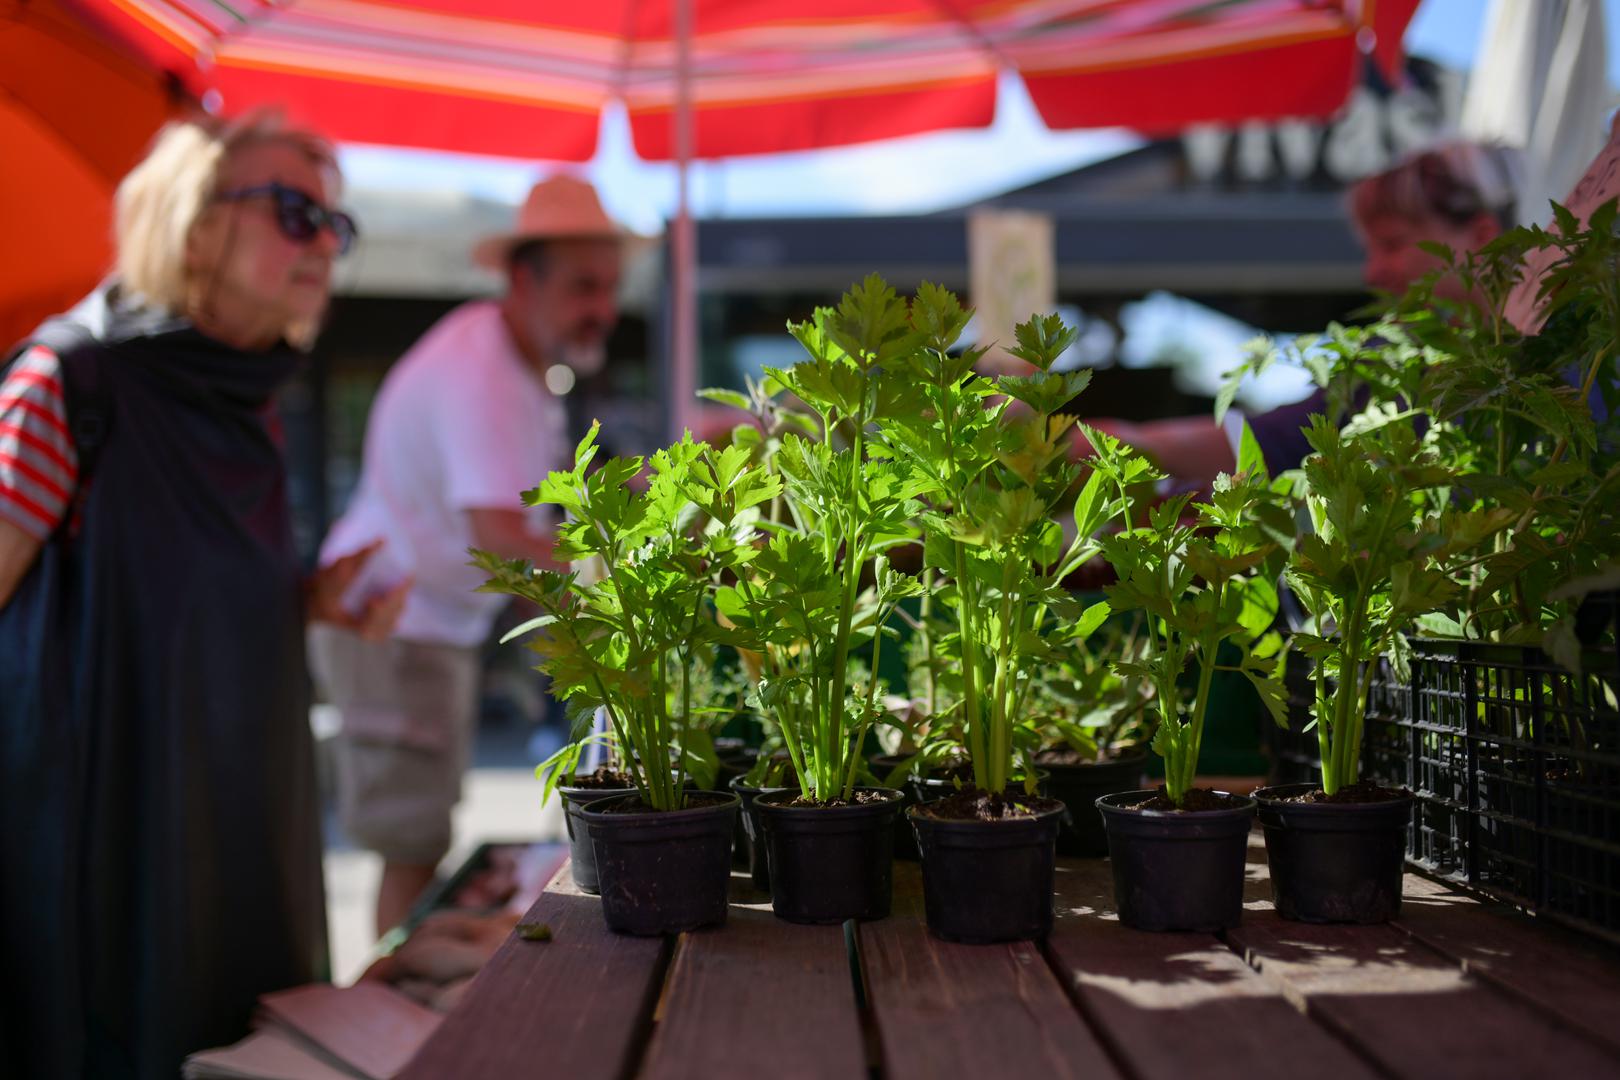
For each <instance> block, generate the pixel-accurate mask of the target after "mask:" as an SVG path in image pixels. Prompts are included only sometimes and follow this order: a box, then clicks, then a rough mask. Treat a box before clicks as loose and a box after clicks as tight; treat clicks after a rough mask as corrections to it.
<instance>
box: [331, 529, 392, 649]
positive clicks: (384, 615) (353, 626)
mask: <svg viewBox="0 0 1620 1080" xmlns="http://www.w3.org/2000/svg"><path fill="white" fill-rule="evenodd" d="M382 545H383V542H382V541H381V540H375V541H373V542H372V543H370V544H367V545H366V546H365V547H363V548H361V549H360V550H359V551H356V552H354V553H353V554H350V555H345V556H343V558H341V559H338V560H336V561H335V562H332V563H330V564H328V565H326V566H323V567H321V568H320V569H319V570H317V571H315V574H314V576H313V577H311V578H310V579H309V583H308V593H307V595H306V599H307V601H308V608H307V610H308V613H309V620H310V621H311V622H324V623H331V624H332V625H333V626H338V627H342V628H343V629H345V630H349V631H352V632H354V633H356V634H359V635H360V636H361V637H363V638H365V639H366V640H367V641H381V640H382V639H384V638H386V637H387V636H388V635H389V634H390V633H392V632H393V629H394V624H395V623H396V622H398V621H399V613H400V612H401V611H402V610H403V609H404V607H405V597H406V596H407V595H408V594H409V593H410V591H411V579H410V578H406V579H405V580H404V581H401V582H400V583H399V584H398V585H395V586H394V587H393V588H392V589H389V590H388V591H386V592H383V593H379V594H377V595H376V596H371V597H367V598H366V601H365V603H364V604H363V605H362V606H361V608H360V610H359V611H358V612H355V611H350V610H349V609H348V608H347V607H346V606H345V605H344V603H343V598H344V596H345V595H346V594H347V593H348V591H349V586H351V585H353V584H354V579H355V578H356V577H357V576H359V574H360V571H361V569H363V568H364V567H365V565H366V561H367V560H369V559H370V558H371V556H372V555H374V554H376V552H377V549H378V548H380V547H382Z"/></svg>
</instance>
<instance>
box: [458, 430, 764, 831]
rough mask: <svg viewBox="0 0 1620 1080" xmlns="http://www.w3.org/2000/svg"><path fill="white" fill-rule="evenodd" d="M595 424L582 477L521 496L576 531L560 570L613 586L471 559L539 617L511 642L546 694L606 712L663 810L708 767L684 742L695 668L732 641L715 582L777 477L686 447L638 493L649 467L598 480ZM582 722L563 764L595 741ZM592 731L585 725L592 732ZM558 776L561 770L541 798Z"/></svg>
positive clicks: (693, 724)
mask: <svg viewBox="0 0 1620 1080" xmlns="http://www.w3.org/2000/svg"><path fill="white" fill-rule="evenodd" d="M598 430H599V427H598V425H596V424H593V425H592V426H591V430H590V432H589V433H588V434H587V435H586V436H585V438H584V439H583V440H581V442H580V444H579V446H578V448H577V449H576V450H575V454H574V467H573V469H572V470H569V471H566V472H553V473H551V474H550V475H549V476H548V477H547V478H546V479H545V481H544V482H543V483H541V484H540V486H539V487H538V488H535V489H534V490H532V491H528V492H525V493H524V496H523V497H524V502H525V503H526V504H527V505H529V506H557V507H560V508H562V509H563V510H564V511H565V512H566V513H567V514H568V517H569V520H568V521H567V522H566V523H565V524H564V525H563V526H562V527H561V528H560V529H559V530H558V538H557V543H556V546H555V548H554V552H555V555H556V557H557V558H558V559H561V560H564V561H568V562H574V563H586V562H597V561H598V560H599V564H600V565H601V566H604V567H605V568H606V573H605V576H604V577H603V578H602V579H601V580H599V581H595V582H593V583H589V584H587V583H584V582H582V581H581V580H580V575H579V573H578V572H571V573H560V572H557V571H551V570H536V569H535V568H533V567H532V566H531V565H530V564H529V563H527V562H525V561H523V560H508V559H502V558H500V557H499V556H496V555H493V554H490V553H488V552H481V551H474V552H472V555H473V564H474V565H476V566H478V567H480V568H482V569H483V570H484V571H485V572H487V573H488V574H489V575H490V579H489V581H488V582H487V583H486V584H485V585H484V586H483V591H486V592H499V593H505V594H508V595H512V596H519V597H522V598H523V599H526V600H529V601H530V602H532V603H534V604H535V605H536V606H537V607H539V608H540V611H541V614H540V615H539V616H538V617H536V618H534V619H532V620H530V621H529V622H527V623H525V624H523V625H522V626H520V627H518V628H516V629H515V630H513V631H512V632H511V633H510V634H508V635H507V637H508V639H510V638H511V637H514V636H518V635H522V634H531V633H532V634H533V635H534V637H533V639H532V640H531V641H530V642H529V646H528V647H529V648H531V649H532V650H534V651H535V652H536V653H538V654H539V655H540V656H541V657H542V658H543V662H542V663H541V665H540V668H541V670H542V671H545V672H546V673H547V674H549V675H550V676H551V678H552V693H554V694H556V695H557V696H558V697H560V698H563V699H564V700H566V701H567V702H568V704H569V706H570V709H571V711H573V712H574V714H575V715H576V717H583V716H585V715H588V714H589V713H591V712H594V710H596V709H597V708H603V709H606V711H607V716H608V719H609V722H610V725H611V729H612V732H613V741H614V743H615V744H616V745H617V747H618V748H619V749H620V751H621V752H622V761H621V766H622V767H623V768H624V769H625V770H626V771H627V772H629V774H630V776H631V778H632V780H633V782H634V784H635V786H636V790H637V792H638V793H639V794H640V796H641V798H642V800H643V801H644V802H645V803H646V804H647V805H648V806H650V807H652V808H653V809H655V810H674V809H679V808H680V807H681V806H682V805H684V796H683V794H682V790H683V788H684V785H685V780H686V776H687V774H688V773H689V772H690V771H691V770H692V769H693V767H694V766H697V767H699V768H701V754H700V753H699V752H697V747H696V746H695V745H693V742H692V740H690V739H689V734H690V733H692V732H693V731H695V730H696V729H697V728H698V726H699V725H698V723H697V721H696V720H695V719H694V717H693V716H692V715H691V714H690V708H691V702H692V692H691V676H692V666H693V663H694V661H695V657H696V654H697V652H698V651H699V650H700V649H702V648H704V647H705V646H706V645H707V644H709V643H713V642H726V641H728V636H727V633H726V631H725V630H724V629H723V628H722V627H720V626H719V625H718V624H717V623H716V622H715V620H714V618H713V614H712V607H711V595H712V592H713V590H714V588H715V586H716V584H717V582H718V581H719V580H720V579H721V578H722V577H723V576H726V575H729V574H735V573H737V572H738V571H739V570H740V569H741V568H742V567H743V566H745V565H746V563H747V562H748V561H749V559H751V558H752V557H753V555H754V553H755V540H756V537H757V533H756V530H755V523H756V521H757V519H758V516H759V513H758V509H757V508H758V506H759V505H760V504H761V503H765V502H768V501H769V500H771V499H773V498H775V497H776V495H777V494H778V493H779V491H780V484H779V482H778V481H777V479H776V478H775V477H773V476H770V475H769V474H768V473H766V472H764V471H763V470H760V469H758V468H755V467H754V466H753V465H752V464H751V462H750V455H749V453H748V452H747V451H746V450H742V449H735V450H726V451H715V450H712V449H711V448H709V447H707V446H705V445H702V444H699V443H694V442H693V441H692V439H691V437H690V436H689V435H688V436H687V437H686V438H685V439H683V440H682V441H681V442H679V443H676V444H675V445H673V446H671V447H669V448H667V449H665V450H661V451H659V452H658V453H657V454H655V455H653V457H652V459H651V465H652V469H653V477H652V480H651V482H650V483H649V484H648V486H647V489H646V490H645V491H644V492H638V491H637V490H635V488H634V487H633V486H632V484H631V480H632V479H633V478H634V477H636V476H637V475H638V474H639V473H640V472H641V471H642V467H643V464H644V462H643V459H641V458H639V457H635V458H612V459H609V460H608V461H606V462H604V463H603V464H602V465H601V467H600V468H597V469H595V470H591V469H590V465H591V463H592V461H593V459H594V458H595V456H596V451H597V447H596V435H597V432H598ZM582 726H584V725H581V724H580V723H578V722H576V726H575V730H574V732H573V735H574V738H573V739H572V740H571V742H572V744H573V745H572V747H571V748H570V749H569V751H568V752H569V753H571V754H572V755H573V757H572V760H576V761H577V757H578V748H579V746H580V745H581V744H583V743H584V742H585V741H588V740H589V739H591V738H592V736H590V735H588V734H585V732H584V731H582ZM586 730H588V727H587V728H586ZM563 772H564V770H562V769H560V768H558V769H553V770H552V771H551V773H550V774H549V778H548V780H547V789H546V791H547V794H548V795H549V793H550V791H551V789H552V787H554V786H555V784H556V783H557V782H558V777H559V775H560V774H562V773H563Z"/></svg>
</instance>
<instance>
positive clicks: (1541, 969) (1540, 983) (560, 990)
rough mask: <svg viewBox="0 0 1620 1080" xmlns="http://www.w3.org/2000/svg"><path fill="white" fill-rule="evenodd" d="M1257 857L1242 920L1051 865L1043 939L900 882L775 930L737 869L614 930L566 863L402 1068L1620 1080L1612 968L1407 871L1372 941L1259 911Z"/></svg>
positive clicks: (697, 1077)
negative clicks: (940, 919)
mask: <svg viewBox="0 0 1620 1080" xmlns="http://www.w3.org/2000/svg"><path fill="white" fill-rule="evenodd" d="M1265 873H1266V868H1265V854H1264V850H1263V848H1262V847H1260V845H1259V841H1258V837H1256V839H1255V842H1254V844H1253V845H1252V846H1251V861H1250V866H1249V878H1250V881H1249V903H1248V910H1247V911H1246V913H1245V915H1244V921H1243V925H1242V926H1241V927H1240V928H1239V929H1237V930H1233V931H1231V932H1229V933H1226V934H1223V935H1213V934H1147V933H1141V932H1138V931H1134V930H1130V929H1128V928H1125V927H1122V926H1120V925H1119V923H1118V921H1117V920H1116V919H1115V917H1114V914H1113V895H1112V880H1111V878H1110V875H1109V868H1108V864H1107V863H1106V862H1103V861H1100V860H1099V861H1083V860H1072V861H1071V860H1060V863H1059V872H1058V904H1057V907H1058V922H1057V928H1056V931H1055V932H1054V934H1053V936H1052V938H1051V939H1050V940H1049V941H1047V942H1046V943H1045V944H1044V945H1040V944H1033V943H1023V944H1016V945H995V946H968V945H952V944H949V943H946V942H942V941H938V940H936V939H934V938H932V937H930V936H929V934H928V932H927V930H926V928H925V926H924V922H923V916H922V891H921V889H922V886H921V879H920V875H919V872H918V868H917V866H916V865H915V864H911V863H897V864H896V866H895V897H894V900H895V903H894V914H893V915H892V916H891V917H890V918H888V919H885V920H882V921H879V922H874V923H865V924H861V925H860V926H859V927H858V928H857V927H854V926H853V925H852V926H850V927H849V929H848V930H847V931H846V930H845V928H842V927H837V926H793V925H790V924H788V923H784V922H781V921H779V920H777V919H776V918H775V917H773V916H772V915H771V913H770V906H769V903H768V901H767V900H766V899H765V898H763V897H761V896H760V895H759V894H757V893H755V892H753V891H752V889H751V888H750V887H749V885H748V882H747V879H746V878H745V877H743V876H741V875H734V876H733V878H732V896H733V905H732V908H731V912H730V916H729V920H728V922H727V924H726V926H724V927H723V928H720V929H714V930H702V931H698V932H694V933H689V934H682V935H680V936H679V937H678V938H675V939H671V940H656V939H654V940H649V939H642V938H629V937H620V936H618V935H615V934H612V933H610V932H608V930H607V929H606V927H605V926H604V925H603V923H602V916H601V912H600V909H599V903H598V901H597V900H596V898H595V897H590V896H584V895H581V894H579V893H577V892H576V891H574V889H573V888H572V884H571V879H570V878H569V876H568V873H567V868H566V867H565V868H564V870H563V872H562V873H561V874H560V875H559V876H558V878H557V879H556V880H555V881H554V882H553V883H552V885H551V887H550V888H549V889H548V890H547V892H546V894H545V895H544V896H543V897H541V899H540V900H539V902H538V903H536V904H535V906H534V908H533V910H532V911H531V912H530V914H529V916H528V919H529V920H530V921H536V922H544V923H548V924H550V926H551V928H552V931H553V935H554V937H553V940H552V941H550V942H549V943H539V942H531V941H524V940H521V939H518V938H516V937H514V938H513V939H511V940H509V941H508V942H507V943H506V944H505V945H504V946H503V947H502V948H501V950H500V952H499V953H497V954H496V955H495V957H494V958H493V959H492V960H491V961H490V963H489V964H488V966H487V967H486V968H485V969H484V971H483V972H482V973H481V974H480V975H479V976H478V978H477V979H476V981H475V982H474V983H473V985H472V986H471V987H470V988H469V991H468V994H467V996H466V997H465V998H464V999H463V1000H462V1003H461V1005H460V1006H459V1007H458V1008H457V1009H456V1010H455V1011H454V1012H452V1013H451V1014H450V1015H449V1016H447V1017H446V1018H445V1021H444V1023H443V1024H442V1025H441V1026H440V1028H439V1030H438V1032H437V1033H436V1034H435V1035H434V1037H433V1038H432V1040H431V1041H429V1042H428V1044H427V1045H426V1046H425V1047H423V1050H422V1052H421V1054H420V1055H419V1056H418V1058H417V1059H416V1060H415V1061H414V1062H413V1063H412V1065H411V1067H410V1068H409V1069H408V1070H407V1071H406V1073H405V1074H404V1075H405V1076H407V1077H410V1078H412V1080H417V1078H422V1080H426V1078H434V1080H437V1078H441V1077H452V1076H453V1077H458V1078H469V1077H502V1078H507V1077H527V1076H534V1077H556V1078H558V1080H595V1078H599V1077H600V1078H603V1080H609V1078H613V1080H617V1078H620V1077H640V1078H670V1077H691V1078H694V1080H722V1078H729V1077H766V1078H795V1080H797V1078H820V1077H828V1078H833V1077H838V1078H846V1077H856V1078H864V1077H879V1078H892V1080H901V1078H918V1080H922V1078H937V1077H964V1078H979V1077H1002V1076H1006V1077H1018V1078H1019V1080H1044V1078H1046V1077H1096V1078H1115V1077H1118V1078H1143V1080H1147V1078H1158V1077H1163V1078H1165V1080H1219V1078H1225V1077H1231V1078H1233V1080H1264V1078H1268V1077H1278V1078H1282V1080H1328V1078H1337V1077H1355V1078H1362V1077H1369V1078H1371V1077H1413V1078H1423V1080H1437V1078H1444V1077H1468V1078H1470V1080H1479V1078H1488V1077H1504V1078H1512V1080H1524V1078H1528V1077H1543V1076H1546V1077H1558V1076H1569V1077H1578V1078H1580V1080H1596V1078H1599V1077H1620V955H1617V954H1616V953H1615V952H1614V951H1613V950H1611V949H1609V948H1608V947H1606V946H1602V945H1600V944H1598V943H1596V942H1593V941H1591V940H1589V939H1586V938H1583V937H1580V936H1578V935H1575V934H1573V933H1571V932H1567V931H1563V930H1560V929H1559V928H1557V927H1554V926H1551V925H1548V924H1545V923H1542V922H1538V921H1535V920H1532V919H1530V918H1528V917H1525V916H1520V915H1516V914H1513V913H1510V912H1505V911H1500V910H1496V909H1494V908H1493V907H1489V906H1487V905H1483V904H1481V903H1479V902H1477V901H1476V900H1474V899H1472V898H1470V897H1468V896H1466V895H1463V894H1461V893H1459V892H1455V891H1453V890H1451V889H1450V888H1448V887H1446V886H1444V885H1441V884H1437V883H1435V882H1433V881H1430V880H1428V879H1425V878H1421V877H1417V876H1409V877H1408V878H1407V888H1406V904H1405V911H1404V914H1403V915H1402V917H1401V919H1400V921H1399V922H1397V923H1394V924H1392V925H1390V926H1375V927H1339V926H1307V925H1304V924H1300V923H1290V922H1285V921H1283V920H1282V919H1279V918H1278V917H1277V916H1276V914H1275V913H1274V912H1273V911H1272V910H1271V905H1270V901H1269V892H1268V886H1267V883H1266V881H1265Z"/></svg>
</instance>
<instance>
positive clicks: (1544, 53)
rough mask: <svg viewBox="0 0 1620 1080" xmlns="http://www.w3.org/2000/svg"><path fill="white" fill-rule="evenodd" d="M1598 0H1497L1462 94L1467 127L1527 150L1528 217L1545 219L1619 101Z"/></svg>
mask: <svg viewBox="0 0 1620 1080" xmlns="http://www.w3.org/2000/svg"><path fill="white" fill-rule="evenodd" d="M1605 38H1606V35H1605V34H1604V32H1603V6H1602V5H1601V4H1600V3H1598V0H1495V2H1494V3H1493V4H1492V6H1491V11H1490V16H1489V18H1488V19H1486V22H1485V30H1484V32H1483V33H1482V34H1481V35H1480V50H1479V59H1478V61H1477V62H1476V63H1475V65H1474V72H1473V75H1472V76H1471V77H1470V78H1469V80H1468V96H1467V97H1466V98H1465V99H1464V100H1463V112H1462V124H1461V126H1462V130H1463V133H1464V134H1465V135H1469V136H1471V137H1473V138H1477V139H1484V140H1497V141H1500V142H1504V143H1506V144H1507V145H1509V146H1516V147H1518V148H1519V149H1521V150H1523V151H1525V165H1526V169H1527V174H1528V175H1526V176H1525V178H1524V181H1523V186H1524V190H1522V191H1520V192H1519V193H1518V194H1519V202H1518V216H1519V223H1520V224H1521V225H1530V224H1537V225H1539V224H1541V223H1542V222H1545V221H1547V220H1548V217H1549V211H1548V209H1547V200H1549V199H1561V198H1563V196H1564V193H1565V192H1567V191H1568V190H1569V189H1570V186H1571V185H1572V184H1574V183H1575V180H1576V178H1577V177H1579V176H1580V175H1581V170H1583V169H1585V168H1586V166H1587V163H1588V162H1590V161H1591V160H1592V157H1593V155H1594V154H1596V153H1597V152H1598V150H1599V148H1601V147H1602V146H1603V140H1604V120H1605V118H1606V117H1607V116H1608V114H1609V111H1610V110H1611V109H1612V108H1613V107H1614V104H1615V101H1614V92H1613V91H1612V90H1611V89H1610V88H1609V75H1608V67H1609V65H1608V49H1607V47H1606V44H1605Z"/></svg>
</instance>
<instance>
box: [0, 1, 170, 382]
mask: <svg viewBox="0 0 1620 1080" xmlns="http://www.w3.org/2000/svg"><path fill="white" fill-rule="evenodd" d="M172 107H173V97H172V95H171V94H170V92H169V89H168V82H167V80H166V79H165V78H164V76H162V75H161V74H160V73H158V72H157V71H155V70H154V69H153V68H151V67H150V66H148V65H146V64H144V63H142V62H139V61H137V60H134V59H132V58H131V57H129V56H127V55H125V54H124V53H123V52H122V51H121V50H119V49H116V48H114V47H112V46H111V45H109V44H108V43H106V42H104V41H102V40H100V39H99V38H98V37H97V36H95V35H94V34H93V33H91V32H90V31H89V30H88V29H87V28H86V27H85V25H84V24H83V23H82V22H81V21H79V20H76V19H75V18H74V17H73V16H71V15H69V14H67V13H65V12H63V11H62V10H61V8H60V6H59V5H58V4H56V3H54V2H41V0H34V2H29V3H21V2H18V0H0V146H3V147H5V153H6V167H5V168H3V169H0V244H3V245H4V246H3V248H0V350H4V349H5V348H6V347H7V346H8V345H9V344H10V343H11V342H13V341H15V340H17V339H18V338H20V337H22V336H23V335H24V334H26V333H27V332H28V331H30V330H32V329H33V328H34V327H35V326H36V325H37V324H38V323H39V321H40V320H41V319H42V318H44V317H45V316H47V315H49V314H51V313H52V312H55V311H60V310H62V309H63V308H65V307H67V306H68V305H69V304H71V303H72V302H73V301H75V300H77V299H78V298H79V297H80V296H82V295H84V294H85V293H86V292H88V291H89V290H90V288H91V287H92V286H93V285H95V283H96V281H97V280H98V279H99V278H100V277H101V276H102V275H103V274H104V273H106V271H107V267H108V263H109V260H110V257H111V251H112V244H111V236H110V234H111V222H112V192H113V189H114V187H115V186H116V185H117V183H118V180H119V178H120V177H122V176H123V175H124V173H125V172H126V171H128V170H129V168H130V167H131V166H132V165H134V164H135V162H136V161H137V160H139V159H140V156H141V151H142V149H143V148H144V147H145V145H146V142H147V140H148V139H150V138H151V136H152V133H153V132H154V131H156V130H157V128H158V126H159V125H161V124H162V122H163V121H164V119H165V118H166V117H167V116H168V115H169V114H170V111H171V109H172Z"/></svg>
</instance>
